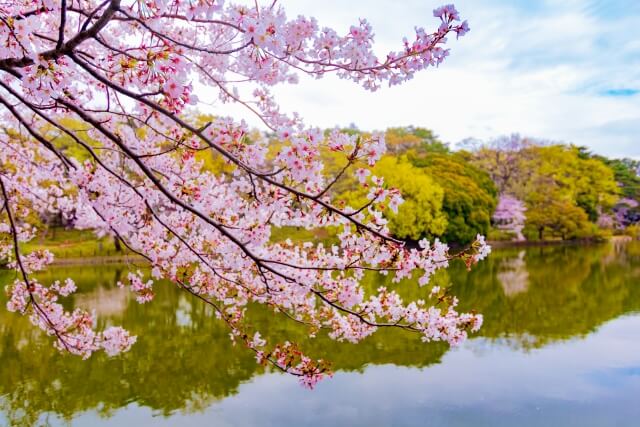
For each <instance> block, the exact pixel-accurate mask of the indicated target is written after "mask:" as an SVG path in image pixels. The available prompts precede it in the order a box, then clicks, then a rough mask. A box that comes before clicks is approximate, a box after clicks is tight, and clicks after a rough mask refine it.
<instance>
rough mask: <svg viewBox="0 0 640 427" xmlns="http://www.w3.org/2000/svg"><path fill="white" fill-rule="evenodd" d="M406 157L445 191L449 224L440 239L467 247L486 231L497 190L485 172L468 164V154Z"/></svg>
mask: <svg viewBox="0 0 640 427" xmlns="http://www.w3.org/2000/svg"><path fill="white" fill-rule="evenodd" d="M407 156H408V158H409V159H410V160H411V162H412V163H413V165H414V166H417V167H419V168H421V169H423V170H424V172H425V173H426V174H427V175H429V176H430V177H431V178H432V179H433V180H434V181H435V182H436V183H438V184H439V185H440V186H441V187H442V189H443V190H444V200H443V203H442V210H443V212H444V213H445V215H446V217H447V223H448V225H447V228H446V230H445V232H444V233H443V234H442V238H443V240H445V241H447V242H456V243H461V244H466V243H469V242H472V241H473V240H474V239H475V237H476V235H477V234H478V233H480V234H487V233H488V232H489V228H490V226H491V215H492V214H493V211H494V210H495V208H496V204H497V189H496V186H495V185H494V183H493V181H492V180H491V178H490V177H489V175H488V174H487V173H486V172H484V171H482V170H481V169H479V168H478V167H476V166H474V165H472V164H471V163H470V162H469V159H468V153H464V152H458V153H453V152H438V151H435V152H433V151H425V152H424V153H417V152H415V151H410V152H409V153H408V154H407Z"/></svg>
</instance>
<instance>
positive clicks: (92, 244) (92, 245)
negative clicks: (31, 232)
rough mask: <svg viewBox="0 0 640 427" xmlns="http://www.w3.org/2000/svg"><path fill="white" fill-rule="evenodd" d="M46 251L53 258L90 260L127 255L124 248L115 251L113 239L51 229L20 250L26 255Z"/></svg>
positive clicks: (69, 230)
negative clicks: (36, 251) (92, 258)
mask: <svg viewBox="0 0 640 427" xmlns="http://www.w3.org/2000/svg"><path fill="white" fill-rule="evenodd" d="M41 249H48V250H49V251H50V252H51V253H53V255H54V256H55V258H91V257H104V256H118V255H125V254H126V253H127V251H126V248H123V250H122V251H117V250H116V246H115V243H114V240H113V237H103V238H101V239H98V238H97V237H96V236H95V234H94V233H93V232H92V231H90V230H73V229H64V228H60V227H56V228H51V229H49V230H47V231H46V233H43V234H42V235H40V236H37V237H36V238H34V239H33V240H31V241H29V242H27V243H23V244H22V245H21V250H22V252H23V253H28V252H31V251H34V250H41Z"/></svg>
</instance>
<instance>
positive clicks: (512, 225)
mask: <svg viewBox="0 0 640 427" xmlns="http://www.w3.org/2000/svg"><path fill="white" fill-rule="evenodd" d="M526 210H527V208H526V206H525V204H524V202H522V201H521V200H519V199H517V198H516V197H513V196H511V195H508V194H501V195H500V197H499V198H498V206H497V207H496V210H495V212H494V214H493V221H494V223H495V224H496V226H497V227H498V228H499V229H500V230H505V231H509V232H511V233H513V234H514V235H515V239H516V240H524V236H523V235H522V229H523V228H524V223H525V220H526V218H527V217H526V215H525V212H526Z"/></svg>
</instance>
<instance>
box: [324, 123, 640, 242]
mask: <svg viewBox="0 0 640 427" xmlns="http://www.w3.org/2000/svg"><path fill="white" fill-rule="evenodd" d="M350 132H355V133H357V132H359V131H357V130H350ZM385 137H386V142H387V147H388V154H386V155H385V156H384V157H383V158H382V159H381V160H380V162H379V163H378V164H377V165H376V166H375V167H374V168H373V173H374V174H376V175H377V176H382V177H384V179H385V182H387V183H388V184H389V185H390V186H393V187H397V188H399V189H400V190H401V192H402V195H403V197H404V199H405V203H404V204H403V205H401V206H400V209H399V211H398V213H397V214H393V213H391V212H390V213H389V214H390V217H391V220H390V228H391V230H392V232H393V233H394V234H395V235H396V236H397V237H399V238H403V239H411V240H418V239H421V238H423V237H426V238H428V239H433V238H436V237H437V238H440V239H441V240H444V241H447V242H450V243H460V244H464V243H468V242H470V241H472V240H473V239H474V238H475V236H476V235H477V234H478V233H479V234H484V235H488V236H489V238H490V239H493V240H525V239H526V240H560V239H562V240H571V239H605V238H607V237H608V236H610V235H612V234H613V233H628V234H637V229H638V227H637V226H636V224H637V223H638V222H639V221H640V208H639V207H638V206H639V202H640V177H638V174H637V170H638V168H639V166H640V163H639V162H638V161H635V160H631V159H608V158H605V157H603V156H599V155H595V154H593V153H591V152H589V151H588V150H587V149H586V148H584V147H578V146H574V145H566V144H560V143H550V142H541V141H537V140H535V139H531V138H523V137H520V136H518V135H512V136H509V137H503V138H499V139H497V140H494V141H491V142H487V143H476V144H469V146H467V147H465V149H461V150H455V151H454V150H452V149H451V148H450V147H449V146H448V145H447V144H444V143H442V142H441V141H439V140H438V139H437V138H436V137H435V135H434V134H433V133H432V132H431V131H429V130H428V129H423V128H414V127H406V128H390V129H387V130H386V132H385ZM328 163H329V164H331V162H330V161H329V162H328ZM333 167H334V168H335V169H336V170H337V168H339V165H334V166H333ZM336 193H337V194H336V196H337V197H346V199H347V201H350V202H353V204H354V205H356V204H357V202H362V201H363V200H364V197H365V196H366V189H363V188H362V186H359V185H358V182H357V181H356V180H355V179H353V178H351V179H350V178H346V179H344V180H343V182H342V185H341V186H339V191H337V192H336Z"/></svg>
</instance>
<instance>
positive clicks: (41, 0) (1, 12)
mask: <svg viewBox="0 0 640 427" xmlns="http://www.w3.org/2000/svg"><path fill="white" fill-rule="evenodd" d="M434 16H435V18H437V20H438V21H437V22H438V24H437V28H436V29H435V30H434V31H433V32H428V31H426V30H425V29H423V28H417V29H416V31H415V35H413V36H412V37H411V38H407V39H404V41H403V43H402V45H401V46H400V48H399V50H397V51H395V52H389V53H388V54H386V56H383V57H379V56H377V55H376V54H375V53H374V51H373V31H372V28H371V26H370V25H369V23H368V22H367V21H366V20H360V21H359V22H357V23H356V24H355V25H353V26H351V27H350V28H349V29H348V30H346V31H343V32H339V31H336V30H333V29H331V28H325V27H320V25H319V24H318V22H316V20H315V19H314V18H307V17H304V16H298V17H296V18H294V19H289V18H288V17H287V16H286V14H285V11H284V9H283V8H282V7H281V6H280V5H279V4H277V3H276V1H273V2H271V1H270V2H268V4H265V5H259V4H258V3H257V2H256V3H255V4H252V5H251V6H243V5H233V4H231V5H224V4H223V2H222V1H218V0H189V1H186V0H128V1H127V0H61V1H53V0H6V1H4V2H2V3H1V4H0V38H1V40H2V48H1V53H0V71H2V73H1V75H0V103H1V104H2V107H3V108H2V119H1V120H2V121H1V123H2V129H3V132H2V134H1V136H0V143H1V144H2V149H1V150H0V190H1V194H2V206H1V208H2V211H1V212H0V236H1V240H0V258H2V259H5V260H8V265H9V266H10V267H11V268H14V269H15V270H16V271H17V277H16V279H15V281H14V282H13V283H11V284H9V285H8V286H7V292H8V296H9V302H8V309H9V310H11V311H14V312H17V313H20V314H23V315H26V316H28V317H29V319H30V320H31V322H32V323H33V324H34V325H36V326H37V327H39V328H41V329H42V330H44V331H45V332H46V333H47V334H49V335H51V336H52V337H53V339H54V345H55V346H57V347H58V348H59V349H61V350H63V351H68V352H71V353H73V354H77V355H80V356H82V357H85V358H86V357H89V356H90V355H91V354H92V353H93V352H95V351H97V350H104V351H105V352H106V353H108V354H109V355H113V354H117V353H119V352H121V351H126V350H127V349H129V347H130V346H131V345H132V344H133V343H134V342H135V340H136V337H135V336H133V335H131V334H130V333H129V332H128V331H125V330H124V329H122V328H120V327H109V328H107V329H105V330H103V331H98V330H96V329H95V319H94V318H93V316H92V315H91V314H90V313H89V312H88V311H86V310H84V309H81V308H76V309H75V310H73V311H65V309H64V308H63V307H62V305H61V304H60V303H59V302H58V300H59V299H60V298H62V297H65V296H67V295H69V294H70V293H72V292H74V291H75V288H76V286H75V284H74V282H73V281H72V280H71V279H69V278H64V277H61V278H60V280H58V281H56V282H54V283H48V284H47V283H40V282H39V281H38V280H37V278H35V277H34V276H33V273H34V272H36V271H38V270H41V269H43V268H45V267H46V266H47V265H48V264H50V263H51V262H52V261H53V257H52V255H51V254H50V253H48V252H47V251H36V252H32V253H22V252H21V251H20V247H21V245H20V244H21V242H26V241H28V240H30V239H32V238H33V237H34V235H36V233H37V232H38V229H37V226H36V224H37V221H32V220H31V219H33V218H35V217H37V216H42V215H51V214H55V215H60V216H62V217H63V218H64V220H65V222H67V223H71V224H73V226H74V227H77V228H80V229H92V230H94V231H95V233H96V235H97V236H103V235H112V236H115V237H117V238H118V239H119V240H120V241H121V242H122V244H123V245H125V246H126V247H127V249H128V251H130V252H131V253H134V254H137V255H138V256H139V257H142V258H144V260H146V262H147V263H148V264H149V266H150V269H151V270H150V275H149V276H148V277H147V276H145V274H143V273H142V272H140V271H138V270H137V269H135V268H134V269H132V271H131V272H130V273H129V275H128V278H127V280H126V283H121V284H120V285H122V286H128V287H130V289H131V291H132V292H134V293H135V295H136V298H137V300H138V301H139V302H140V303H147V302H149V301H151V300H152V299H153V295H154V283H155V282H156V281H158V280H160V279H163V280H168V281H170V282H172V283H174V284H175V285H176V286H177V287H178V288H180V289H181V290H183V291H184V292H187V293H189V294H191V295H193V297H194V298H197V299H199V300H202V302H203V303H205V304H208V305H210V306H211V307H213V309H214V310H215V313H216V315H217V316H218V317H219V318H220V319H221V321H223V322H225V323H226V324H227V325H228V326H229V328H230V331H231V337H232V339H234V340H236V341H238V342H241V343H243V344H244V345H246V346H247V347H248V349H249V350H250V351H253V352H255V354H256V357H257V359H258V361H259V362H260V363H264V364H271V365H273V366H274V367H276V368H278V369H281V370H282V371H285V372H288V373H290V374H293V375H296V376H299V377H300V379H301V381H302V383H303V384H305V385H308V386H313V384H315V382H316V381H318V380H319V379H321V378H322V377H323V376H325V375H328V374H329V373H330V370H329V366H328V364H327V363H326V362H324V361H315V360H312V359H310V358H309V357H307V356H305V355H304V353H303V352H302V349H300V348H299V346H298V345H297V344H295V343H291V342H283V343H269V342H266V341H265V340H264V339H263V338H262V336H261V335H260V331H258V330H255V329H254V328H253V327H252V326H251V325H250V324H249V323H248V322H247V321H246V320H245V313H246V311H247V310H248V309H250V308H248V307H249V305H250V303H251V305H253V304H255V303H259V304H263V305H265V306H267V307H269V308H270V309H272V310H273V311H274V312H275V313H277V314H274V316H284V317H287V318H290V319H291V320H292V321H296V322H300V323H303V324H305V325H307V327H308V328H309V332H310V334H315V333H317V332H318V331H320V330H326V331H327V333H328V334H329V335H330V336H331V337H333V338H335V339H336V340H341V341H342V340H346V341H350V342H354V343H355V342H358V341H360V340H362V339H364V338H365V337H367V336H369V335H371V334H372V333H374V332H375V331H376V330H377V329H379V328H397V329H402V330H406V331H411V332H415V333H418V334H420V335H421V336H422V338H423V340H424V341H438V340H444V341H447V342H449V343H450V344H452V345H456V344H458V343H460V342H461V341H462V340H463V339H465V337H466V336H467V333H468V332H469V331H475V330H477V329H478V328H479V327H480V325H481V322H482V317H481V316H480V315H478V314H475V313H459V312H458V311H456V305H457V299H456V298H455V297H453V296H451V295H449V294H448V293H447V292H446V290H443V291H441V290H439V289H438V288H435V289H431V290H428V289H427V290H426V291H425V297H424V299H422V300H419V301H408V302H407V301H403V300H402V299H401V298H400V296H399V295H398V293H397V292H396V291H395V290H393V289H388V288H380V289H378V290H377V291H375V292H373V293H372V292H365V290H364V289H363V287H362V286H361V280H362V279H363V277H364V275H365V273H366V274H376V273H377V274H388V275H392V276H393V280H394V281H396V282H397V281H400V280H401V279H403V278H410V277H416V278H419V282H420V284H421V285H426V284H427V283H428V281H429V277H430V276H431V275H432V274H433V273H434V271H435V270H437V269H438V268H442V267H446V266H447V265H448V263H449V261H450V260H451V259H452V258H454V257H460V258H462V259H463V260H464V261H465V262H466V263H467V264H468V265H471V264H473V263H475V262H477V261H478V260H479V259H482V258H483V257H485V256H486V255H487V254H488V252H489V247H488V246H486V245H485V243H484V240H483V238H482V237H481V236H479V238H478V241H477V242H475V243H474V244H473V245H472V246H471V247H470V248H469V249H468V250H467V251H465V252H462V253H458V254H450V253H449V251H448V248H447V246H446V245H444V244H443V243H441V242H439V241H437V240H436V241H435V242H432V243H430V242H426V241H423V242H421V245H420V247H419V248H407V247H406V246H405V245H404V244H403V242H401V241H398V240H396V239H395V238H393V236H391V235H390V234H389V231H388V228H387V221H386V219H385V218H384V216H383V214H382V212H383V211H384V210H385V209H386V208H387V207H392V208H394V207H397V205H398V204H399V203H400V202H401V201H402V198H401V195H400V194H399V192H398V191H397V190H395V189H393V188H389V187H388V186H386V185H385V183H384V181H383V180H382V179H381V178H379V177H375V176H370V175H369V174H367V173H364V172H359V175H360V176H362V177H363V178H362V185H365V186H367V188H369V190H370V191H369V197H368V202H367V203H366V204H365V205H364V206H353V207H352V206H344V203H340V201H337V200H334V199H333V193H332V191H331V188H332V186H333V185H334V184H335V183H336V182H338V181H339V180H340V179H341V177H342V176H344V172H345V170H346V168H354V169H356V170H366V169H367V168H369V167H370V166H372V165H374V164H375V162H376V161H377V160H378V159H379V158H380V157H381V155H382V154H383V153H384V151H385V144H384V139H383V136H382V135H373V136H372V137H370V138H360V137H356V136H350V135H347V134H343V133H340V132H337V131H335V132H333V133H331V134H330V135H328V136H325V135H324V134H323V132H321V131H320V130H319V129H317V128H313V127H309V126H307V125H305V124H304V123H303V121H302V119H301V118H300V117H299V116H298V115H296V114H285V113H283V112H282V111H281V110H280V108H279V106H278V104H277V102H276V100H275V99H274V97H273V96H272V94H271V92H270V88H271V87H273V86H274V85H277V84H286V83H289V84H292V83H296V82H297V80H298V78H299V76H300V75H304V74H306V75H310V76H313V77H318V78H319V77H322V76H324V75H325V74H328V73H333V74H336V75H337V76H339V77H340V78H343V79H347V80H351V81H353V82H355V83H357V84H359V85H362V86H363V87H364V88H365V89H367V90H371V91H375V90H376V89H378V88H379V87H380V86H381V85H383V84H388V85H396V84H400V83H402V82H405V81H407V80H409V79H411V78H412V77H413V76H414V74H415V73H416V72H419V71H422V70H424V69H426V68H428V67H433V66H437V65H438V64H440V63H442V61H444V60H445V58H446V57H447V56H448V54H449V50H448V49H445V48H444V45H445V43H446V41H447V38H449V37H451V36H452V35H454V36H456V38H457V37H458V36H462V35H464V34H465V33H466V32H467V31H468V30H469V28H468V26H467V23H466V21H462V22H461V21H460V17H459V15H458V12H457V11H456V9H455V8H454V7H453V6H452V5H447V6H443V7H440V8H437V9H436V10H434ZM196 93H197V94H198V95H196ZM213 99H217V100H219V101H221V102H223V103H230V104H237V105H240V106H242V107H243V108H245V109H246V111H248V112H249V113H250V114H255V115H256V116H257V117H258V118H259V119H260V120H261V121H262V123H263V124H264V126H265V127H266V128H267V129H269V131H270V132H272V133H273V134H275V135H277V137H278V138H279V140H280V141H282V143H281V145H279V149H278V152H277V153H276V154H275V157H274V156H270V155H268V151H269V142H268V138H266V137H260V138H255V137H251V138H249V137H248V133H249V129H248V127H247V125H246V124H245V123H244V122H238V121H234V120H233V119H231V118H227V117H216V118H215V119H213V120H211V121H210V122H208V123H205V124H204V125H203V124H202V123H197V121H196V120H194V119H193V118H192V117H193V114H190V112H189V108H190V106H193V108H196V107H197V106H198V105H199V103H200V102H210V101H212V100H213ZM61 140H65V141H70V142H71V144H72V146H73V150H71V149H68V148H67V147H62V146H61V144H60V143H59V141H61ZM322 150H332V151H334V152H337V153H338V154H340V155H343V156H344V158H345V159H346V163H347V165H346V167H345V170H343V171H342V172H340V173H338V174H337V175H335V176H327V174H326V173H325V172H324V170H323V164H322V160H321V156H320V153H321V152H322ZM201 152H210V154H211V155H212V156H217V157H219V158H221V159H223V160H224V161H225V162H227V163H228V165H229V166H230V168H229V170H231V172H228V173H222V172H216V171H212V170H210V169H207V168H205V167H204V165H203V163H202V162H201V161H199V160H198V158H199V157H198V153H201ZM78 153H81V154H78ZM285 226H297V227H304V228H307V229H315V228H327V227H331V229H332V230H338V231H337V241H338V242H339V243H337V244H332V245H327V244H323V243H321V242H292V241H290V240H286V241H274V239H273V238H272V235H271V233H272V229H273V227H285Z"/></svg>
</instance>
